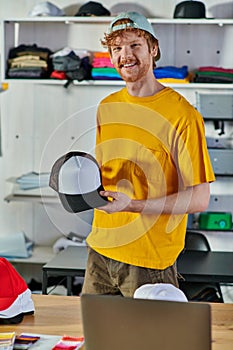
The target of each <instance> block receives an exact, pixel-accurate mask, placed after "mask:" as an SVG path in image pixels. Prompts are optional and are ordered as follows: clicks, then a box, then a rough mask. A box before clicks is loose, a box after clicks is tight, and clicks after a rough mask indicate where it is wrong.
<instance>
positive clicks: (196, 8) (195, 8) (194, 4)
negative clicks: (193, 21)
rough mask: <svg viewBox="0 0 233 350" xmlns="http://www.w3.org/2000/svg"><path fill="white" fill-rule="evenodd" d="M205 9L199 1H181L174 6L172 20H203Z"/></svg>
mask: <svg viewBox="0 0 233 350" xmlns="http://www.w3.org/2000/svg"><path fill="white" fill-rule="evenodd" d="M205 17H206V9H205V5H204V4H203V2H201V1H182V2H180V3H179V4H177V5H176V7H175V11H174V18H205Z"/></svg>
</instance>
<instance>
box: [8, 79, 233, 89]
mask: <svg viewBox="0 0 233 350" xmlns="http://www.w3.org/2000/svg"><path fill="white" fill-rule="evenodd" d="M4 80H5V81H7V82H8V84H10V82H11V81H12V82H14V83H21V84H22V83H26V84H30V83H31V84H32V83H33V84H42V85H65V84H66V82H67V80H55V79H4ZM72 84H73V85H75V86H125V82H124V81H123V80H84V81H81V82H79V81H77V80H74V81H73V82H72ZM162 84H163V85H164V86H170V87H172V88H174V89H190V90H193V89H194V90H195V89H198V90H201V89H211V90H213V89H218V90H224V89H226V90H233V84H205V83H188V84H178V83H177V84H168V83H162Z"/></svg>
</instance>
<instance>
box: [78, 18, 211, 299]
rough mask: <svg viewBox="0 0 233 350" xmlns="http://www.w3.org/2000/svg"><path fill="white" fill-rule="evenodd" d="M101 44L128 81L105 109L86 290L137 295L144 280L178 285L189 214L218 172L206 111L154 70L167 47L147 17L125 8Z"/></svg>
mask: <svg viewBox="0 0 233 350" xmlns="http://www.w3.org/2000/svg"><path fill="white" fill-rule="evenodd" d="M103 45H104V46H107V48H108V50H109V53H110V56H111V60H112V63H113V64H114V66H115V68H116V70H117V71H118V72H119V74H120V75H121V77H122V78H123V80H124V81H125V82H126V87H125V88H123V89H122V90H120V91H119V92H116V93H113V94H111V95H109V96H108V97H106V98H105V99H104V100H103V101H102V102H101V103H100V105H99V108H98V115H97V143H96V157H97V160H98V162H99V164H100V167H101V173H102V182H103V186H104V188H105V191H103V192H101V195H102V196H105V197H108V199H109V202H108V203H107V204H106V206H104V207H101V208H98V209H95V213H94V221H93V227H92V232H91V233H90V235H89V237H88V238H87V243H88V245H89V257H88V264H87V270H86V276H85V281H84V286H83V291H82V292H83V293H96V294H121V295H123V296H127V297H131V296H133V293H134V291H135V290H136V289H137V288H138V287H139V286H141V285H142V284H145V283H171V284H173V285H175V286H176V287H178V280H177V271H176V259H177V257H178V255H179V254H180V252H181V251H182V249H183V248H184V239H185V233H186V223H187V214H188V213H195V212H200V211H203V210H205V209H206V208H207V206H208V202H209V182H212V181H214V174H213V171H212V167H211V163H210V159H209V156H208V152H207V147H206V142H205V135H204V127H203V120H202V117H201V115H200V114H199V113H198V112H197V111H196V110H195V109H194V108H193V107H192V106H191V105H190V104H189V103H188V101H186V100H185V99H184V98H183V97H182V96H181V95H179V94H178V93H177V92H175V91H174V90H172V89H171V88H169V87H165V86H163V85H161V84H160V83H159V82H158V81H157V80H156V79H155V77H154V74H153V67H154V65H155V63H154V62H155V61H156V60H157V59H159V57H160V51H159V46H158V40H157V39H156V36H155V34H154V31H153V28H152V26H151V25H150V23H149V22H148V21H147V19H146V18H145V17H144V16H142V15H140V14H138V13H135V12H129V13H123V14H120V15H119V16H117V17H116V18H115V19H114V20H113V21H112V23H111V24H110V27H109V32H108V33H107V34H106V35H105V39H104V40H103Z"/></svg>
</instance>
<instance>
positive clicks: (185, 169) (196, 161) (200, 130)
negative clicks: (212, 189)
mask: <svg viewBox="0 0 233 350" xmlns="http://www.w3.org/2000/svg"><path fill="white" fill-rule="evenodd" d="M192 114H193V115H192V118H189V120H190V122H189V124H188V125H187V126H186V127H185V128H184V129H183V131H182V132H181V135H180V136H181V137H179V141H178V142H177V147H178V152H177V154H178V158H177V162H178V169H179V173H180V177H181V179H182V182H183V185H184V186H185V187H189V186H195V185H198V184H201V183H204V182H213V181H214V180H215V176H214V172H213V168H212V164H211V161H210V157H209V153H208V149H207V144H206V137H205V128H204V121H203V118H202V116H201V115H200V114H199V112H197V111H196V110H194V111H193V112H192Z"/></svg>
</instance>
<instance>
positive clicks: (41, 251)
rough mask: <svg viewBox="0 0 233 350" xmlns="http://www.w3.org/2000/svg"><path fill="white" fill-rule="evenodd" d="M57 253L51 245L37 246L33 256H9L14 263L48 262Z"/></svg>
mask: <svg viewBox="0 0 233 350" xmlns="http://www.w3.org/2000/svg"><path fill="white" fill-rule="evenodd" d="M55 255H56V254H55V253H54V252H53V248H52V247H49V246H35V247H34V248H33V252H32V256H31V257H30V258H9V259H7V260H9V261H10V262H12V263H21V264H46V263H47V262H49V261H50V260H51V259H52V258H53V257H54V256H55Z"/></svg>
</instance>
